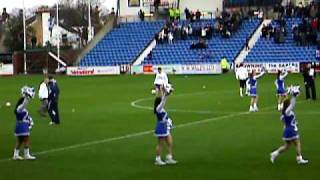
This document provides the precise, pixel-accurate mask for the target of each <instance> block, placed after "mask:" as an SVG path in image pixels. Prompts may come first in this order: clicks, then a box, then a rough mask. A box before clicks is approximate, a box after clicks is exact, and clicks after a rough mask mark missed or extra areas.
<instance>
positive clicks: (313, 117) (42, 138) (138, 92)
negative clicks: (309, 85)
mask: <svg viewBox="0 0 320 180" xmlns="http://www.w3.org/2000/svg"><path fill="white" fill-rule="evenodd" d="M170 79H171V81H172V82H173V84H174V86H175V89H176V92H175V93H174V94H173V95H172V96H170V98H169V100H168V103H167V107H166V109H167V110H168V111H169V115H170V117H171V118H172V119H173V121H174V124H175V125H176V126H177V128H176V129H175V130H174V131H173V136H174V143H175V147H174V152H175V158H176V159H177V160H178V161H179V164H177V165H175V166H165V167H156V166H154V165H153V160H154V153H155V152H154V151H155V144H156V138H155V137H154V136H153V134H152V133H146V134H140V135H137V136H134V137H127V138H123V139H113V140H110V138H117V137H121V136H124V135H130V134H135V133H140V132H145V131H149V130H152V129H153V128H154V126H155V122H156V120H155V117H154V115H153V114H152V112H151V111H150V110H147V109H148V107H149V108H150V107H152V104H153V97H152V95H151V93H150V92H151V87H152V83H153V76H113V77H84V78H73V77H65V76H59V77H57V80H58V83H59V86H60V89H61V99H60V112H61V120H62V124H61V125H60V126H49V125H48V123H49V119H48V118H42V117H40V116H39V115H38V113H37V108H38V107H39V105H40V102H39V100H38V99H37V98H35V99H34V100H33V101H32V102H31V103H30V105H29V108H28V109H29V111H30V113H31V116H32V117H33V119H34V121H35V126H34V128H33V130H32V135H31V137H32V149H31V151H32V152H33V153H35V154H37V153H39V152H44V151H46V153H42V154H38V155H37V158H38V159H37V160H36V161H33V162H28V161H21V162H15V161H12V160H6V159H8V158H10V157H11V155H12V149H13V147H14V144H15V137H14V136H13V129H14V125H15V117H14V115H13V106H15V103H16V101H17V99H18V98H19V93H20V88H21V87H22V86H23V85H25V84H30V85H34V86H38V84H39V82H40V80H41V76H15V77H0V84H1V87H0V104H1V105H2V107H1V108H0V180H15V179H32V180H38V179H39V180H40V179H60V180H64V179H68V180H70V179H77V180H81V179H94V180H97V179H130V180H131V179H138V180H141V179H173V180H176V179H195V180H199V179H218V180H223V179H226V180H230V179H237V180H239V179H244V180H251V179H259V180H270V179H291V180H294V179H304V180H306V179H318V178H319V173H318V171H319V166H320V156H319V147H318V145H319V138H320V131H319V130H318V127H319V126H320V121H319V115H320V111H319V108H320V103H319V101H316V102H309V101H305V100H304V92H303V93H302V95H301V96H300V97H299V99H298V101H299V102H298V104H297V107H296V114H297V118H298V122H299V131H300V135H301V140H302V148H303V153H304V155H305V157H307V158H308V159H309V160H310V164H308V165H306V166H299V165H297V164H296V162H295V153H294V150H293V149H291V150H290V151H289V152H288V153H285V154H283V155H282V156H281V157H280V158H279V159H278V160H277V162H276V164H274V165H272V164H270V162H269V153H270V152H271V151H272V150H273V149H275V148H277V147H278V146H279V145H281V143H282V140H281V135H282V129H283V125H282V124H281V121H280V120H279V113H278V112H277V111H275V108H276V97H275V87H274V84H273V82H274V79H275V76H272V75H267V76H265V77H263V78H262V79H261V80H260V81H259V87H258V88H259V95H260V102H259V107H260V112H258V113H254V114H249V113H244V112H247V111H248V104H249V98H248V97H245V98H240V97H239V95H238V82H237V81H236V80H235V79H234V76H233V75H220V76H171V77H170ZM286 83H287V84H293V83H295V84H296V83H298V84H302V77H301V75H289V78H288V80H287V82H286ZM204 85H205V86H206V88H203V86H204ZM317 86H318V87H319V86H320V84H319V82H317ZM141 98H146V99H142V100H141V101H139V102H138V103H137V105H140V106H139V107H141V106H142V108H146V109H141V108H140V109H139V108H135V107H132V106H131V102H133V101H135V100H139V99H141ZM7 101H10V102H12V104H13V106H12V107H11V108H7V107H4V106H3V105H4V103H5V102H7ZM72 109H75V112H72ZM203 120H204V121H203ZM192 122H201V123H195V124H190V123H192ZM185 124H187V125H185ZM106 139H107V141H106V142H98V143H96V144H89V145H87V146H81V147H75V148H73V149H66V150H61V149H60V150H58V151H51V152H50V150H55V149H57V148H64V147H70V146H72V145H77V144H83V143H88V142H95V141H99V140H106ZM47 151H49V152H47Z"/></svg>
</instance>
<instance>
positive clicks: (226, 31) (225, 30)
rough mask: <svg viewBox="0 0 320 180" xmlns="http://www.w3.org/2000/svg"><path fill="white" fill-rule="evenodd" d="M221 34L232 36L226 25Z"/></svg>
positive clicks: (227, 36) (225, 36) (226, 36)
mask: <svg viewBox="0 0 320 180" xmlns="http://www.w3.org/2000/svg"><path fill="white" fill-rule="evenodd" d="M221 36H222V37H223V38H230V37H231V32H230V31H229V30H228V28H227V27H226V26H224V27H223V29H222V31H221Z"/></svg>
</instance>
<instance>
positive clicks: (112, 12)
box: [110, 7, 116, 15]
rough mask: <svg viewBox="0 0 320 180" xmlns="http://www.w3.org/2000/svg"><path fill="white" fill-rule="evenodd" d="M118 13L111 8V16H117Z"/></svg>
mask: <svg viewBox="0 0 320 180" xmlns="http://www.w3.org/2000/svg"><path fill="white" fill-rule="evenodd" d="M115 14H116V13H115V12H114V7H112V8H111V12H110V15H115Z"/></svg>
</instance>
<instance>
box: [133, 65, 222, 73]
mask: <svg viewBox="0 0 320 180" xmlns="http://www.w3.org/2000/svg"><path fill="white" fill-rule="evenodd" d="M158 67H161V69H162V70H163V71H164V72H166V73H167V74H221V73H222V70H221V66H220V64H193V65H144V66H132V69H131V74H155V73H156V72H157V69H158Z"/></svg>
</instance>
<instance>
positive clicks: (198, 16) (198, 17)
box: [196, 9, 201, 21]
mask: <svg viewBox="0 0 320 180" xmlns="http://www.w3.org/2000/svg"><path fill="white" fill-rule="evenodd" d="M200 18H201V12H200V11H199V9H198V10H197V12H196V20H197V21H200Z"/></svg>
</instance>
